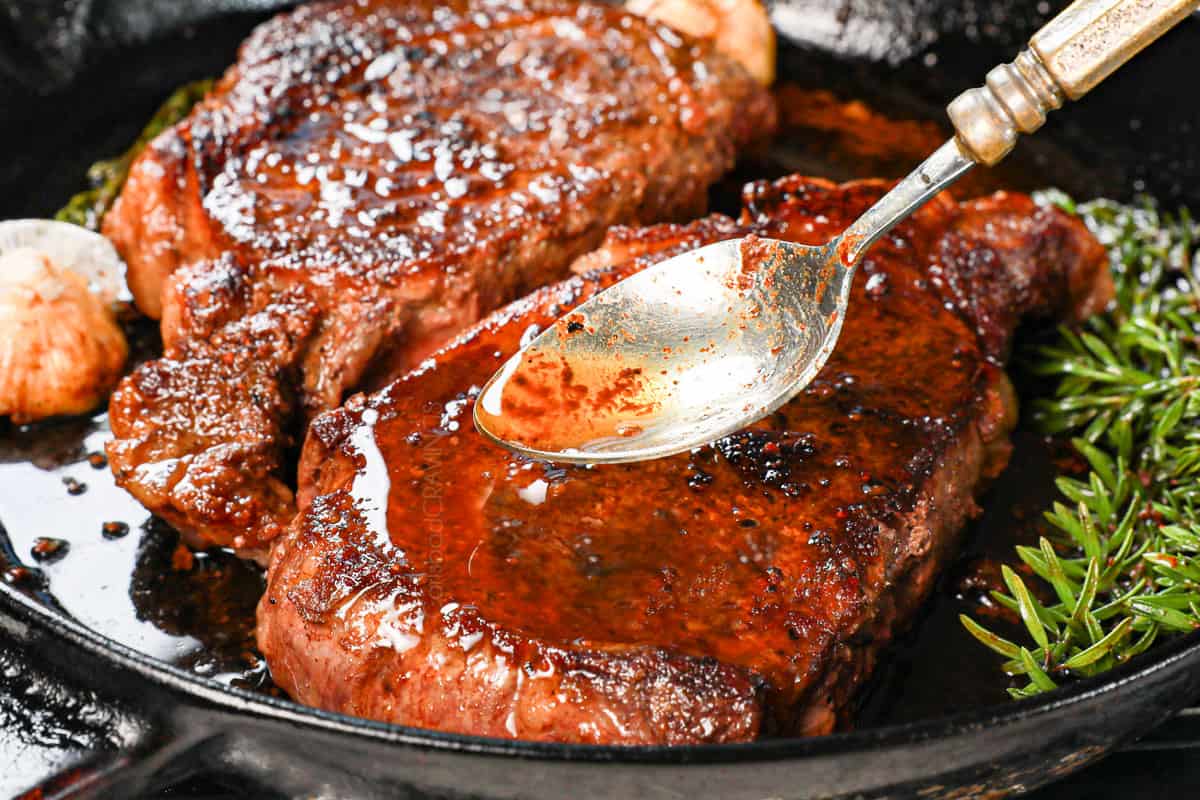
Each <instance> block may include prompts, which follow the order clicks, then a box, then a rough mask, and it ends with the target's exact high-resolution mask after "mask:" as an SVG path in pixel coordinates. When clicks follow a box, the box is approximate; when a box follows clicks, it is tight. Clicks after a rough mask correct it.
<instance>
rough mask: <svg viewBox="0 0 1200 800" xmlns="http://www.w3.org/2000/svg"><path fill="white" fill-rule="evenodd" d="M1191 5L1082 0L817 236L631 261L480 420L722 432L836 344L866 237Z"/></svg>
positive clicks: (549, 333) (599, 444)
mask: <svg viewBox="0 0 1200 800" xmlns="http://www.w3.org/2000/svg"><path fill="white" fill-rule="evenodd" d="M1197 6H1200V0H1078V2H1076V3H1074V4H1072V5H1071V6H1069V7H1068V8H1067V9H1066V10H1065V11H1063V12H1062V13H1061V14H1060V15H1059V16H1057V17H1056V18H1055V19H1053V20H1052V21H1050V22H1049V23H1048V24H1047V25H1046V26H1045V27H1044V28H1042V29H1041V30H1040V31H1039V32H1038V33H1037V34H1035V35H1034V37H1033V39H1032V40H1031V41H1030V44H1029V48H1028V49H1026V50H1024V51H1023V52H1022V53H1021V54H1020V55H1019V56H1018V57H1017V58H1016V60H1015V61H1014V62H1013V63H1011V64H1004V65H1001V66H999V67H997V68H995V69H993V70H992V71H991V72H990V73H988V76H987V81H986V85H985V86H984V87H981V88H978V89H972V90H970V91H967V92H965V93H963V94H962V95H960V96H959V97H958V98H957V99H956V100H954V101H953V102H952V103H951V104H950V106H949V107H948V109H947V110H948V113H949V116H950V119H951V121H952V122H953V124H954V127H955V129H956V131H957V135H956V136H955V137H954V138H952V139H951V140H950V141H948V142H946V143H945V144H943V145H942V146H941V147H940V148H938V150H937V151H936V152H934V153H933V155H931V156H930V157H929V158H928V159H927V160H926V161H925V162H924V163H922V164H921V165H920V166H919V167H917V169H916V170H914V171H913V172H912V173H911V174H910V175H909V176H908V177H906V178H904V179H903V180H901V181H900V182H899V183H898V184H896V186H895V187H894V188H893V189H892V190H891V191H890V192H888V193H887V194H886V195H884V197H883V198H882V199H881V200H880V201H879V202H878V203H876V204H875V205H874V206H873V207H871V208H870V209H869V210H868V211H867V212H866V213H865V214H863V215H862V216H861V217H860V218H859V219H858V220H857V221H855V222H854V223H853V224H852V225H851V226H850V227H849V228H847V229H846V231H845V232H844V233H843V234H842V235H841V236H839V237H837V238H836V239H834V240H833V241H831V242H829V243H828V244H826V245H824V246H821V247H809V246H805V245H798V244H793V243H790V242H783V241H776V240H769V239H758V238H756V237H747V238H745V239H735V240H731V241H725V242H720V243H717V244H712V245H708V246H707V247H701V248H699V249H696V250H693V251H691V252H688V253H685V254H683V255H680V256H676V257H675V258H671V259H669V260H667V261H664V262H662V263H660V264H657V265H655V266H653V267H650V268H648V269H646V270H644V271H642V272H640V273H638V274H636V275H633V276H631V277H629V278H627V279H625V280H623V281H621V282H619V283H617V284H616V285H614V286H613V287H611V288H609V289H608V290H606V291H604V292H601V293H600V294H598V295H597V296H595V297H593V298H592V299H591V300H589V301H588V302H586V303H584V304H582V305H580V306H578V307H577V308H576V309H575V310H574V311H572V312H571V313H570V314H568V315H567V316H566V317H564V318H563V319H562V320H559V321H558V322H557V323H555V325H554V326H553V327H551V328H550V329H549V330H546V331H545V332H543V333H542V334H541V335H539V336H537V337H536V338H535V339H533V341H531V342H530V343H529V344H528V345H526V346H525V347H524V348H523V349H522V350H521V351H520V352H519V353H517V354H516V355H515V356H513V357H512V359H510V360H509V361H508V362H507V363H506V364H505V365H504V366H503V367H502V368H501V369H500V370H499V371H498V372H497V373H496V375H494V376H493V377H492V379H491V380H490V381H489V382H488V384H487V385H486V386H485V387H484V388H483V390H482V392H481V393H480V396H479V398H478V400H477V401H476V403H475V424H476V426H477V427H478V428H479V430H480V431H481V432H482V433H483V434H484V435H485V436H488V437H489V438H491V439H493V440H494V441H496V442H497V443H499V444H501V445H503V446H504V447H507V448H509V449H512V450H514V451H516V452H519V453H523V454H526V455H530V456H534V457H538V458H543V459H546V460H551V461H565V462H583V463H599V462H621V461H641V460H646V459H651V458H658V457H660V456H666V455H670V454H673V453H679V452H683V451H686V450H689V449H691V448H694V447H697V446H699V445H703V444H706V443H708V442H711V441H714V440H715V439H719V438H720V437H722V436H724V435H726V434H729V433H732V432H734V431H736V430H738V429H740V428H743V427H745V426H746V425H749V424H751V423H753V422H755V421H756V420H758V419H760V418H762V417H764V416H766V415H767V414H769V413H770V412H772V411H774V410H775V409H776V408H778V407H779V406H781V405H783V404H784V403H785V402H787V401H788V400H790V399H791V398H792V397H794V396H795V395H796V394H797V393H798V392H800V391H801V390H802V389H803V388H804V387H805V386H806V385H807V384H808V383H809V382H810V381H811V380H812V379H813V378H814V377H815V376H816V374H817V373H818V372H819V371H820V369H821V367H822V366H823V365H824V363H825V361H826V359H828V357H829V354H830V353H831V352H832V351H833V349H834V346H835V345H836V344H837V340H838V335H839V333H840V332H841V329H842V323H843V322H844V320H845V317H846V306H847V303H848V301H849V297H850V286H851V283H852V281H853V278H854V272H855V268H856V267H857V266H858V263H859V261H860V260H861V258H862V255H863V253H864V252H865V251H866V250H867V248H869V247H870V246H871V245H872V244H873V243H874V242H875V241H876V240H878V239H879V238H880V237H881V236H883V235H884V234H885V233H887V231H888V230H890V229H891V228H892V227H893V226H894V225H896V224H897V223H898V222H900V221H901V220H903V219H904V218H905V217H907V216H908V215H909V214H911V213H912V212H913V211H915V210H916V209H917V208H919V207H920V206H921V205H923V204H924V203H925V202H926V201H928V200H929V199H930V198H932V197H933V196H934V195H935V194H937V193H938V192H939V191H941V190H942V189H944V188H945V187H947V186H949V185H950V184H951V183H953V182H954V181H955V180H956V179H958V178H959V177H960V176H961V175H963V173H965V172H966V171H967V170H969V169H970V168H971V167H972V166H974V165H975V164H987V165H991V164H995V163H996V162H998V161H1000V160H1001V159H1002V158H1003V157H1004V156H1005V155H1007V154H1008V152H1009V151H1010V150H1011V149H1012V147H1013V145H1014V144H1015V143H1016V139H1017V134H1018V133H1032V132H1033V131H1035V130H1037V129H1038V128H1039V127H1041V125H1042V123H1043V122H1044V121H1045V119H1046V112H1047V111H1050V110H1053V109H1056V108H1058V107H1059V106H1061V105H1062V102H1063V99H1064V98H1071V99H1078V98H1079V97H1081V96H1083V94H1085V93H1086V92H1087V91H1088V90H1090V89H1091V88H1092V87H1094V86H1095V85H1096V84H1098V83H1099V82H1100V81H1101V80H1103V79H1104V78H1105V77H1107V76H1108V75H1109V74H1110V73H1112V72H1113V71H1114V70H1115V69H1116V68H1117V67H1119V66H1120V65H1121V64H1123V63H1125V61H1127V60H1128V59H1129V58H1131V57H1132V56H1133V55H1134V54H1135V53H1137V52H1138V51H1140V50H1141V49H1142V48H1143V47H1145V46H1146V45H1148V44H1149V43H1150V42H1152V41H1153V40H1154V39H1156V38H1158V37H1159V36H1160V35H1161V34H1163V33H1164V32H1165V31H1167V30H1168V29H1169V28H1171V27H1172V26H1173V25H1175V24H1176V23H1178V22H1179V21H1181V20H1182V19H1183V18H1184V17H1186V16H1187V15H1188V14H1189V13H1190V12H1192V11H1193V10H1195V9H1196V8H1197Z"/></svg>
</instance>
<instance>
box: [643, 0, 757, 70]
mask: <svg viewBox="0 0 1200 800" xmlns="http://www.w3.org/2000/svg"><path fill="white" fill-rule="evenodd" d="M625 8H627V9H628V10H629V11H631V12H633V13H634V14H637V15H638V16H642V17H646V18H647V19H652V20H658V21H660V22H665V23H666V24H667V25H670V26H671V27H672V28H674V29H675V30H677V31H680V32H682V33H686V34H688V35H689V36H695V37H696V38H698V39H710V40H712V41H714V42H715V44H716V46H717V50H719V51H721V52H722V53H724V54H725V55H727V56H729V57H730V58H732V59H734V60H735V61H738V62H739V63H741V65H742V66H743V67H745V68H746V70H747V71H748V72H749V73H750V74H751V75H753V76H754V78H755V79H757V80H758V81H759V82H760V83H762V84H763V85H764V86H770V85H771V83H772V82H773V81H774V80H775V29H774V28H772V27H771V18H770V16H769V15H768V13H767V9H766V7H765V6H764V5H763V3H762V2H761V0H627V1H626V3H625Z"/></svg>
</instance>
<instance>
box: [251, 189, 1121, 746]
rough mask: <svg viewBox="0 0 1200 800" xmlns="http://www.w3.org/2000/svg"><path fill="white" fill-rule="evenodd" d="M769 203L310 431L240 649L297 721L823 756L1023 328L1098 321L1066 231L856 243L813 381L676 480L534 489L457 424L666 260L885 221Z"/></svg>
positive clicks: (938, 203)
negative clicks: (338, 715)
mask: <svg viewBox="0 0 1200 800" xmlns="http://www.w3.org/2000/svg"><path fill="white" fill-rule="evenodd" d="M883 189H884V187H883V185H881V184H880V183H878V182H862V183H855V184H848V185H845V186H835V185H832V184H830V183H827V182H824V181H819V180H812V179H805V178H798V177H794V178H788V179H784V180H782V181H779V182H776V183H773V184H766V183H763V184H757V185H754V186H752V187H751V188H750V189H749V190H748V193H747V198H746V201H747V206H746V210H745V211H744V213H743V215H742V217H741V219H740V220H737V221H734V220H731V219H728V218H725V217H720V216H714V217H709V218H706V219H703V220H701V221H699V222H696V223H694V224H690V225H686V226H676V225H664V226H658V227H651V228H646V229H640V230H639V229H618V230H616V231H614V232H612V233H611V234H610V235H609V237H608V240H607V242H606V244H605V245H604V247H603V248H602V249H601V250H600V251H598V252H597V253H595V254H593V255H591V256H588V257H587V258H586V259H585V261H584V264H585V265H587V266H590V267H601V268H602V269H600V270H599V271H593V272H590V273H588V274H587V275H586V276H583V277H579V278H575V279H572V280H569V281H567V282H565V283H562V284H559V285H557V286H554V287H551V288H547V289H544V290H542V291H539V292H537V293H535V294H533V295H532V296H530V297H528V298H526V299H524V300H522V301H520V302H517V303H515V304H513V305H511V306H509V307H507V308H505V309H503V310H502V311H500V312H498V313H496V314H494V315H493V316H491V317H490V318H488V319H487V320H486V321H484V322H482V323H481V324H479V325H478V326H476V327H475V328H473V329H471V330H470V331H469V332H467V333H466V334H464V335H463V336H461V337H460V338H458V339H457V340H455V341H454V342H453V343H452V344H450V345H449V346H448V347H447V348H446V349H444V350H442V351H440V352H439V353H437V354H436V355H434V356H433V357H432V358H431V359H430V360H429V361H428V362H427V363H426V364H424V365H422V366H421V367H420V368H419V369H417V370H415V371H413V372H411V373H409V374H408V375H406V376H404V377H403V378H401V379H399V380H397V381H396V382H394V383H392V384H391V385H390V386H387V387H386V388H384V389H382V390H381V391H379V392H376V393H374V394H371V395H369V396H368V395H357V396H355V397H353V398H351V400H350V401H349V402H348V403H347V404H346V405H345V406H344V407H343V408H342V409H339V410H337V411H334V412H331V413H328V414H325V415H323V416H321V417H320V418H318V419H317V420H316V421H315V422H314V423H313V425H312V427H311V429H310V433H309V437H308V440H307V442H306V444H305V448H304V453H303V456H302V462H301V485H300V504H301V509H302V510H301V513H300V515H299V516H298V517H297V519H296V521H295V523H294V525H293V527H292V528H291V529H290V530H289V532H288V533H287V535H286V536H284V537H283V538H281V539H280V540H279V542H278V544H277V545H276V547H275V549H274V552H273V555H272V560H271V567H270V571H269V579H268V586H267V591H266V594H265V595H264V597H263V600H262V602H261V604H260V606H259V613H258V641H259V645H260V647H261V649H262V652H263V653H264V654H265V655H266V658H267V661H268V663H269V665H270V667H271V670H272V674H273V675H274V678H275V680H276V682H277V683H278V684H279V685H280V686H282V687H283V688H284V689H285V690H286V691H287V692H289V693H290V694H291V696H292V697H293V698H295V699H296V700H298V701H300V702H302V703H306V704H310V705H314V706H319V707H321V708H325V709H330V710H334V711H341V712H345V713H349V714H355V715H360V716H364V717H370V718H373V719H379V720H386V721H389V722H395V723H401V724H405V725H416V726H422V727H429V728H437V729H440V730H445V731H454V732H459V733H468V734H479V735H485V736H499V737H516V738H524V739H540V740H553V741H566V742H590V743H605V744H613V743H619V744H681V743H695V742H731V741H744V740H749V739H754V738H757V737H759V736H763V735H766V734H771V733H787V734H818V733H825V732H828V731H830V730H831V729H832V728H833V727H834V726H835V724H836V722H837V719H838V716H839V714H840V713H841V712H842V711H843V710H844V709H845V708H846V707H847V705H848V704H849V703H850V701H851V698H852V697H853V694H854V692H855V690H856V688H857V687H858V686H859V685H860V684H861V683H862V682H863V680H864V679H865V678H866V676H867V675H869V674H870V672H871V670H872V668H873V666H874V664H875V661H876V659H877V657H878V654H879V652H880V649H881V648H882V647H883V646H884V645H886V644H887V642H888V641H889V640H890V639H891V638H892V637H893V635H895V633H896V632H897V631H898V630H900V629H902V628H903V627H904V625H905V623H906V621H907V620H908V619H909V618H910V617H911V615H912V614H913V612H914V610H915V609H916V608H917V607H918V605H919V604H920V603H921V602H922V601H923V600H924V599H925V598H926V597H927V596H928V594H929V591H930V588H931V585H932V583H933V580H934V577H935V576H936V575H937V573H938V570H939V568H940V567H941V566H942V565H943V564H944V563H945V561H946V560H947V558H948V557H949V556H950V555H951V554H952V553H953V552H954V549H955V543H956V540H957V537H958V533H959V531H960V530H961V528H962V527H963V524H964V523H965V522H966V521H967V520H968V518H970V517H972V516H973V515H974V514H976V513H977V511H978V509H977V507H976V505H975V497H976V496H977V494H978V493H979V492H980V491H981V489H982V487H983V486H984V485H986V483H987V481H988V479H989V478H991V477H993V476H995V475H996V474H997V473H998V472H999V471H1000V470H1001V469H1002V468H1003V467H1004V465H1005V463H1006V461H1007V458H1008V453H1009V442H1008V433H1009V431H1010V429H1011V427H1012V425H1013V423H1014V420H1015V414H1016V408H1015V401H1014V398H1013V395H1012V390H1011V386H1010V384H1009V382H1008V380H1007V378H1006V376H1005V374H1004V372H1003V370H1002V364H1003V361H1004V359H1005V356H1006V354H1007V348H1008V344H1009V339H1010V336H1011V334H1012V333H1013V330H1014V329H1015V327H1016V326H1017V324H1018V322H1019V321H1020V320H1021V319H1022V318H1024V317H1030V316H1033V317H1042V318H1052V319H1068V320H1070V319H1080V318H1082V317H1084V316H1086V315H1088V314H1089V313H1091V312H1092V311H1094V310H1096V309H1098V308H1099V307H1101V306H1102V305H1103V304H1104V303H1105V302H1107V300H1108V298H1109V297H1110V296H1111V292H1112V283H1111V279H1110V277H1109V275H1108V272H1107V260H1106V258H1105V252H1104V250H1103V248H1101V247H1100V245H1099V244H1098V243H1097V242H1096V241H1095V240H1094V239H1093V238H1092V236H1091V235H1090V234H1089V233H1088V232H1087V230H1086V229H1085V228H1084V226H1083V225H1082V224H1081V223H1080V222H1079V221H1078V220H1076V219H1074V218H1073V217H1070V216H1069V215H1067V214H1065V213H1063V212H1061V211H1058V210H1056V209H1052V208H1040V207H1038V206H1036V205H1035V204H1034V203H1033V202H1032V201H1031V200H1030V199H1029V198H1028V197H1025V196H1023V195H1009V194H1001V195H996V196H993V197H990V198H987V199H981V200H976V201H973V202H969V203H965V204H963V205H959V204H958V203H956V202H955V201H953V200H952V199H950V198H949V197H948V196H945V195H943V196H940V197H938V198H936V199H935V200H934V201H933V202H931V203H930V204H929V205H927V206H926V207H925V208H923V209H922V210H920V211H919V212H918V213H917V214H916V215H915V216H914V217H912V218H911V219H909V220H908V221H906V222H904V223H903V224H901V225H900V226H899V227H897V228H896V229H895V231H893V232H892V233H891V234H890V235H889V236H887V237H885V238H884V239H883V240H881V241H880V242H879V243H877V244H876V245H875V246H874V247H873V248H871V250H870V251H869V252H868V254H867V255H866V258H865V260H864V262H863V263H862V266H861V267H860V269H859V272H858V274H857V276H856V278H855V284H854V287H853V295H852V298H851V302H850V307H849V311H848V317H847V319H846V323H845V327H844V329H843V332H842V336H841V341H840V343H839V345H838V347H837V349H836V351H835V352H834V353H833V356H832V357H831V358H830V360H829V362H828V363H827V364H826V366H825V368H824V369H823V370H822V371H821V373H820V374H819V375H818V377H817V379H816V380H815V381H814V382H813V383H812V384H811V385H810V386H809V387H808V388H807V389H806V390H805V391H804V392H803V393H802V394H801V395H800V396H798V397H797V398H796V399H794V400H793V401H791V402H790V403H788V404H787V405H785V406H784V407H783V408H781V409H780V410H779V411H778V412H776V413H774V414H772V415H771V416H769V417H768V418H766V419H764V420H762V421H761V422H759V423H757V424H755V425H753V426H751V427H749V428H747V429H746V430H743V431H741V432H739V433H736V434H734V435H732V436H729V437H726V438H725V439H722V440H720V441H718V442H716V443H715V444H713V445H712V446H707V447H703V448H700V449H698V450H696V451H693V452H691V453H689V454H683V455H679V456H674V457H671V458H664V459H660V460H656V461H651V462H646V463H639V464H622V465H605V466H595V467H590V468H589V467H576V466H554V465H550V464H545V463H540V462H535V461H531V460H528V459H525V458H523V457H519V456H516V455H513V454H511V453H509V452H507V451H505V450H502V449H500V448H498V447H496V446H494V445H492V444H490V443H488V442H487V441H486V440H485V439H484V438H483V437H482V436H480V435H479V434H478V433H477V432H476V431H475V429H474V427H473V426H472V424H471V411H472V403H473V402H474V398H475V396H476V393H477V392H478V391H479V388H480V387H481V386H482V385H483V383H484V382H485V381H486V379H487V378H488V376H489V375H491V373H492V372H493V371H494V370H495V369H496V368H497V367H499V366H500V365H501V364H502V363H503V362H504V361H505V360H506V359H507V358H508V357H509V356H510V355H511V354H512V353H513V352H515V351H516V350H517V349H518V347H519V346H520V343H521V341H522V339H524V338H525V337H527V336H529V335H531V334H532V333H533V332H535V331H537V330H538V329H539V328H543V327H544V326H546V325H548V324H550V323H551V322H552V321H553V320H554V319H556V318H557V317H559V316H560V315H562V314H563V313H565V312H567V311H568V310H569V309H571V308H572V307H573V306H574V305H576V304H577V303H579V302H581V301H582V300H584V299H586V298H587V297H589V296H590V295H592V294H593V293H595V292H596V291H598V290H599V289H601V288H603V287H604V286H607V285H610V284H611V283H613V282H614V281H616V280H618V279H620V278H621V277H623V276H626V275H629V274H631V273H634V272H636V271H637V270H639V269H642V268H644V267H645V266H647V265H649V264H651V263H654V262H656V261H659V260H661V259H663V258H666V257H668V256H670V255H673V254H675V253H678V252H680V251H683V250H686V249H689V248H692V247H696V246H699V245H703V244H707V243H710V242H714V241H718V240H721V239H727V238H732V237H736V236H743V235H746V234H749V233H756V234H760V235H763V236H770V237H776V238H782V239H788V240H792V241H797V242H803V243H805V244H819V243H823V242H826V241H828V240H829V239H830V238H832V237H833V236H834V235H835V234H837V233H839V232H840V231H841V230H842V229H843V228H844V227H845V226H846V225H847V224H849V223H850V222H851V221H853V220H854V219H855V218H856V217H857V216H858V215H859V214H861V213H862V212H863V211H864V210H865V209H866V208H867V207H868V206H869V205H870V204H871V203H872V202H873V201H875V200H876V199H877V198H878V197H879V196H880V194H881V193H882V191H883Z"/></svg>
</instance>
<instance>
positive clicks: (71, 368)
mask: <svg viewBox="0 0 1200 800" xmlns="http://www.w3.org/2000/svg"><path fill="white" fill-rule="evenodd" d="M60 225H65V224H64V223H47V222H44V221H41V220H22V221H20V222H19V223H13V222H6V223H0V416H7V417H11V418H12V420H13V422H16V423H18V424H24V423H27V422H33V421H36V420H40V419H45V418H47V417H54V416H60V415H67V414H82V413H85V412H88V411H91V410H92V409H94V408H95V407H96V406H97V405H99V404H100V403H101V402H102V401H103V400H104V399H105V398H106V397H107V396H108V393H109V392H110V391H111V390H112V388H113V386H114V385H115V384H116V382H117V380H118V379H119V378H120V376H121V372H122V369H123V367H124V366H125V359H126V357H127V356H128V353H129V346H128V344H127V343H126V341H125V335H124V333H122V331H121V328H120V327H119V326H118V325H117V320H116V317H115V314H114V312H113V299H114V297H115V291H114V290H113V285H112V281H111V269H110V267H111V260H112V258H115V253H114V254H108V253H107V252H106V251H105V250H104V248H103V245H102V244H101V243H98V242H94V241H92V240H90V239H88V238H87V237H95V238H96V239H99V238H100V237H98V236H97V235H96V234H92V233H91V232H89V231H83V230H82V229H77V230H78V231H80V233H74V232H71V233H65V234H64V231H63V230H62V229H61V228H59V226H60ZM14 226H16V227H14ZM22 226H24V227H22ZM31 226H40V227H36V229H35V228H33V227H31ZM65 227H67V228H73V227H74V226H65ZM31 230H36V231H40V236H39V235H33V234H31ZM46 236H51V237H53V241H51V239H47V238H45V237H46ZM73 239H74V240H77V241H72V240H73ZM26 242H28V244H26ZM47 242H50V243H49V244H47ZM41 245H45V246H41ZM97 253H98V254H99V255H96V254H97ZM89 254H91V255H92V256H93V258H92V260H91V261H87V262H86V263H83V264H81V263H80V262H79V261H78V258H80V257H82V258H84V259H85V260H86V257H87V256H88V255H89ZM72 262H75V263H72ZM117 263H118V264H119V261H118V262H117ZM81 273H82V274H81ZM84 275H87V277H86V278H85V277H84ZM89 279H90V282H91V283H92V284H93V285H92V286H91V287H90V288H89Z"/></svg>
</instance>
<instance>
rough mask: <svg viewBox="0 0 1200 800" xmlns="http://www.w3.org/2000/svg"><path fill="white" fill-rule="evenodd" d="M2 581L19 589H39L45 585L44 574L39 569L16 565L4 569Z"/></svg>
mask: <svg viewBox="0 0 1200 800" xmlns="http://www.w3.org/2000/svg"><path fill="white" fill-rule="evenodd" d="M4 582H5V583H7V584H8V585H9V586H16V587H18V588H20V589H41V588H44V587H45V586H46V576H45V575H44V574H42V571H41V570H39V569H31V568H30V567H23V566H20V565H17V566H11V567H8V568H7V569H5V570H4Z"/></svg>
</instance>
